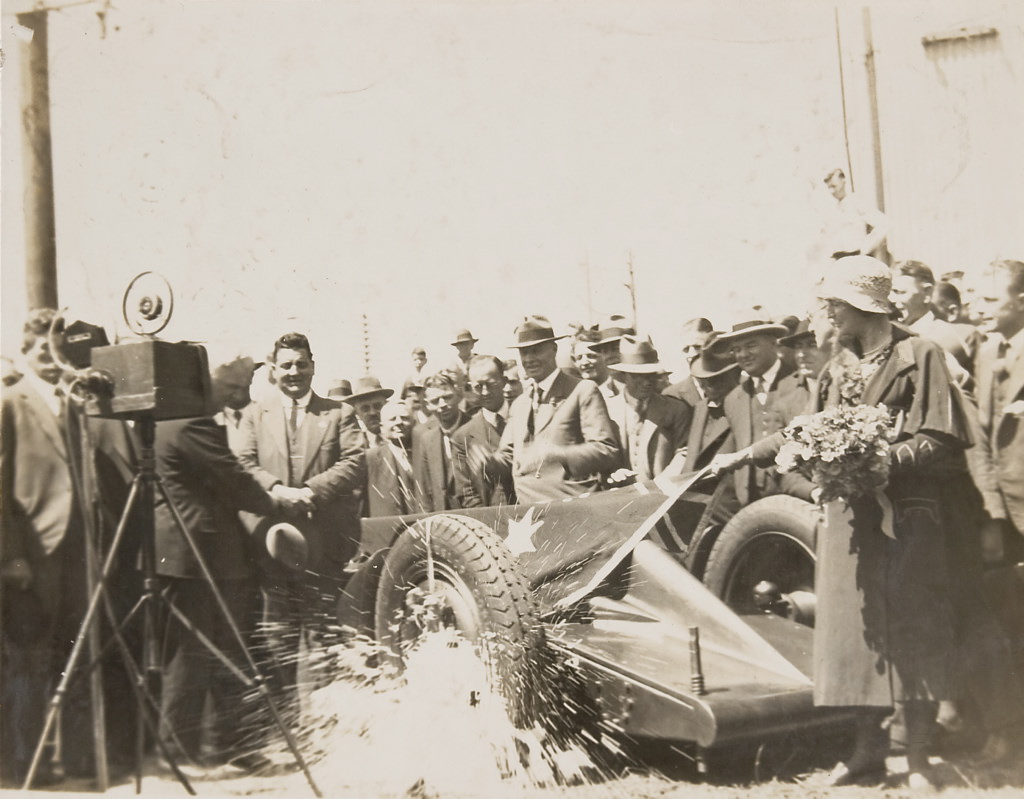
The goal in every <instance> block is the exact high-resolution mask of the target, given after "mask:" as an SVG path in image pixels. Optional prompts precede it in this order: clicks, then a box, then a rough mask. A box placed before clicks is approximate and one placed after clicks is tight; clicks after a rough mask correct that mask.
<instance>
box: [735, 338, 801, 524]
mask: <svg viewBox="0 0 1024 799" xmlns="http://www.w3.org/2000/svg"><path fill="white" fill-rule="evenodd" d="M788 333H789V329H788V328H787V327H786V326H785V325H781V324H773V323H771V322H764V321H761V320H753V321H749V322H742V323H740V324H737V325H734V326H733V328H732V330H731V331H730V332H728V333H723V334H722V335H721V336H719V337H718V341H719V342H721V343H722V344H724V345H726V346H728V347H729V351H730V352H731V353H732V355H733V357H734V358H735V359H736V363H737V365H738V366H739V368H740V382H739V385H738V386H736V388H734V389H733V390H732V391H730V392H729V394H728V395H727V396H726V397H725V400H724V401H723V405H722V407H723V410H724V412H725V417H726V418H727V419H728V420H729V428H730V430H731V431H732V436H731V439H732V440H731V442H727V443H726V445H725V451H730V448H731V447H735V448H736V449H743V448H745V447H749V446H750V445H751V444H753V443H754V442H757V441H760V440H762V439H764V438H767V437H768V436H770V435H772V434H773V433H775V432H777V431H779V430H782V429H783V428H785V426H786V425H787V424H789V422H790V420H791V419H793V418H794V417H795V416H798V415H799V414H801V413H803V412H804V411H805V409H806V407H807V403H808V401H809V399H810V392H809V391H808V390H807V387H806V385H803V384H801V382H800V381H799V379H798V378H797V375H796V372H795V371H794V370H793V369H792V367H787V366H786V365H785V364H784V363H783V362H782V360H781V359H780V358H779V337H780V336H785V335H787V334H788ZM788 482H789V481H788V479H787V483H788ZM795 485H796V482H795V478H794V486H795ZM803 488H805V489H806V490H800V491H799V492H796V493H800V494H801V495H806V498H809V497H810V484H807V485H806V486H803ZM779 490H780V487H779V485H778V482H777V475H776V472H775V468H774V467H771V468H768V469H764V468H758V467H754V466H749V465H748V466H746V467H745V468H743V469H740V470H738V471H737V472H736V497H737V499H738V500H739V502H740V506H741V507H743V506H745V505H748V504H749V503H751V502H753V501H754V500H756V499H760V498H761V497H764V496H768V495H769V494H776V493H779Z"/></svg>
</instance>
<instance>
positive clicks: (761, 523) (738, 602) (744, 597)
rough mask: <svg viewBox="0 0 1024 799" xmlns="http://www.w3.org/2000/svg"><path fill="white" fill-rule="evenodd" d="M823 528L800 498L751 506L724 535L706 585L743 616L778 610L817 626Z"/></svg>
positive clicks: (713, 554)
mask: <svg viewBox="0 0 1024 799" xmlns="http://www.w3.org/2000/svg"><path fill="white" fill-rule="evenodd" d="M817 527H818V510H817V508H816V506H815V505H813V504H812V503H810V502H807V501H805V500H802V499H799V498H798V497H793V496H789V495H786V494H777V495H775V496H770V497H765V498H763V499H759V500H757V501H756V502H752V503H750V504H749V505H747V506H746V507H745V508H743V509H741V510H740V511H739V512H738V513H737V514H736V515H735V516H733V517H732V518H731V519H730V520H729V522H728V523H727V524H726V525H725V527H723V528H722V532H721V533H720V534H719V535H718V538H717V540H716V541H715V543H714V546H713V547H712V548H711V552H710V553H709V555H708V561H707V566H706V567H705V569H704V578H703V582H704V585H705V586H707V588H708V589H709V590H710V591H711V592H712V593H713V594H715V596H717V597H718V598H719V599H721V600H722V601H723V602H725V603H726V604H727V605H729V606H730V607H731V608H732V609H733V610H735V611H736V612H738V613H744V612H757V611H763V610H772V611H775V612H779V613H781V614H782V615H787V616H789V617H790V618H793V619H794V620H796V621H800V622H802V623H805V624H810V625H813V624H814V564H815V540H816V537H817ZM768 594H773V595H774V601H771V600H773V597H772V596H768Z"/></svg>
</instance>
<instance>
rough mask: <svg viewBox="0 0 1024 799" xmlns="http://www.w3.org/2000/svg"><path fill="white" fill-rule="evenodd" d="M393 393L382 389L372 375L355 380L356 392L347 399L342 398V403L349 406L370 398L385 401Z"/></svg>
mask: <svg viewBox="0 0 1024 799" xmlns="http://www.w3.org/2000/svg"><path fill="white" fill-rule="evenodd" d="M394 393H395V392H394V391H393V390H392V389H390V388H383V387H382V386H381V384H380V380H378V379H377V378H376V377H373V376H372V375H366V376H365V377H360V378H359V379H358V380H356V390H355V393H354V394H351V395H349V396H347V397H342V401H343V402H347V403H349V404H350V405H354V404H355V403H357V402H359V401H360V400H364V399H370V398H371V397H380V398H381V399H387V398H388V397H390V396H391V395H392V394H394Z"/></svg>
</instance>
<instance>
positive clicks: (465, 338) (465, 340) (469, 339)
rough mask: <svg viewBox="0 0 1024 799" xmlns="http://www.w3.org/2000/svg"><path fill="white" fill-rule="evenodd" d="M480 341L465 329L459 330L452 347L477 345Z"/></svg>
mask: <svg viewBox="0 0 1024 799" xmlns="http://www.w3.org/2000/svg"><path fill="white" fill-rule="evenodd" d="M479 340H480V339H477V338H473V334H472V333H470V332H469V331H468V330H465V329H463V330H459V331H458V332H457V333H456V334H455V340H454V341H453V342H452V346H453V347H454V346H455V345H456V344H476V343H477V342H478V341H479ZM413 352H416V350H413ZM425 354H426V353H424V355H425Z"/></svg>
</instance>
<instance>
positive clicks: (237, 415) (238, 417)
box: [231, 409, 242, 427]
mask: <svg viewBox="0 0 1024 799" xmlns="http://www.w3.org/2000/svg"><path fill="white" fill-rule="evenodd" d="M231 420H232V421H233V422H234V423H235V427H238V423H239V422H241V421H242V412H241V411H240V410H238V409H232V410H231Z"/></svg>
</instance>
